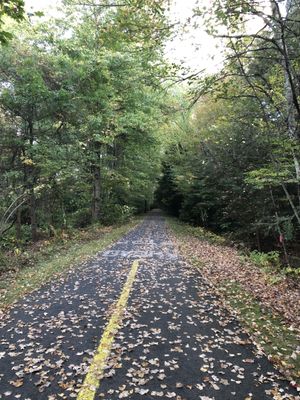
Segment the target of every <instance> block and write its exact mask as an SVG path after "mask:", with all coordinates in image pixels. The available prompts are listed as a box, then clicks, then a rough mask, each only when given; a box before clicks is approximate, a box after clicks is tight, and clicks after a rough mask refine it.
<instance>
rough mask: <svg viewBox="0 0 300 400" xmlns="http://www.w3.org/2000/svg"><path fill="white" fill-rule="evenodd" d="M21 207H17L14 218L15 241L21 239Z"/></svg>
mask: <svg viewBox="0 0 300 400" xmlns="http://www.w3.org/2000/svg"><path fill="white" fill-rule="evenodd" d="M21 225H22V221H21V208H20V207H19V208H18V209H17V219H16V239H17V241H20V240H21V236H22V232H21Z"/></svg>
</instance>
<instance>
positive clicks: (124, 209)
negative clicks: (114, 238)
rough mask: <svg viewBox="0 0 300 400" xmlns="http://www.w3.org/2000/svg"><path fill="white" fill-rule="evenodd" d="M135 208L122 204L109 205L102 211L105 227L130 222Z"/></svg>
mask: <svg viewBox="0 0 300 400" xmlns="http://www.w3.org/2000/svg"><path fill="white" fill-rule="evenodd" d="M134 213H135V208H134V207H130V206H127V205H123V206H122V205H120V204H107V205H106V207H103V210H102V211H101V214H102V218H101V220H102V221H103V223H104V224H105V225H110V224H122V223H125V222H127V221H129V220H130V218H131V217H132V216H133V215H134Z"/></svg>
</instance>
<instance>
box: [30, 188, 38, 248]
mask: <svg viewBox="0 0 300 400" xmlns="http://www.w3.org/2000/svg"><path fill="white" fill-rule="evenodd" d="M29 215H30V225H31V239H32V241H33V242H35V241H36V240H37V219H36V198H35V193H34V188H33V187H31V188H30V191H29Z"/></svg>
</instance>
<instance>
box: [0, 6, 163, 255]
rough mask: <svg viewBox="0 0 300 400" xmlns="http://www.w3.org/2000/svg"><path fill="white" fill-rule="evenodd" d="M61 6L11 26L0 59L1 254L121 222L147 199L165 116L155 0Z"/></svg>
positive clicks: (150, 196)
mask: <svg viewBox="0 0 300 400" xmlns="http://www.w3.org/2000/svg"><path fill="white" fill-rule="evenodd" d="M8 3H9V2H8ZM12 3H13V2H11V4H12ZM20 4H21V2H20ZM64 7H65V8H64V11H65V14H64V15H62V16H60V17H59V18H58V19H56V20H52V19H50V18H49V19H45V20H44V21H43V23H41V22H40V21H39V19H38V18H32V20H31V24H28V22H27V21H24V22H23V23H21V24H20V25H17V24H15V26H13V27H12V30H13V33H14V39H13V40H12V41H11V42H10V45H9V46H6V47H4V48H3V49H2V52H1V54H0V85H1V87H2V90H1V93H0V121H1V136H0V150H1V164H0V167H1V168H0V188H1V191H0V192H1V195H0V220H1V222H0V234H1V235H0V240H1V242H0V247H2V248H4V247H6V243H7V242H8V241H9V242H11V243H13V241H14V239H16V240H17V241H18V242H19V243H22V244H23V243H25V242H27V243H28V242H29V241H30V240H33V241H35V240H37V239H42V238H45V237H49V236H53V235H56V234H57V232H60V231H62V230H65V229H68V228H70V227H85V226H88V225H89V224H91V223H92V222H93V223H96V224H97V223H99V222H100V223H105V224H108V225H109V224H112V223H117V222H124V221H127V219H128V218H129V217H130V216H131V215H132V214H133V213H134V212H136V211H142V212H144V211H145V209H147V208H149V205H150V204H151V203H152V201H153V193H154V190H155V186H156V176H157V174H158V173H159V168H160V161H161V154H162V151H161V148H162V145H163V138H162V135H161V126H163V124H164V123H165V120H166V118H167V117H166V114H165V113H164V112H163V110H164V109H165V107H166V94H164V93H162V90H161V89H162V84H161V82H162V80H163V78H164V77H165V76H166V74H167V73H168V68H169V67H168V65H167V63H165V61H164V60H163V58H162V54H163V44H164V41H165V40H166V39H167V38H168V36H169V33H170V31H169V27H168V23H167V19H166V17H165V14H164V11H165V4H164V2H161V1H159V2H158V1H154V2H153V1H143V2H135V1H133V2H131V1H130V2H128V4H126V5H124V6H122V7H116V8H114V7H113V8H112V9H111V10H110V11H109V12H107V10H106V9H105V8H102V7H97V6H94V5H93V4H91V5H90V7H86V6H84V5H78V2H73V1H66V2H65V3H64ZM79 22H80V23H79ZM128 26H130V31H131V33H130V34H128V32H127V28H126V29H125V27H128ZM125 31H126V32H127V33H126V34H125ZM66 32H67V34H66ZM158 32H159V35H158ZM11 211H12V212H11ZM6 250H8V249H7V247H6Z"/></svg>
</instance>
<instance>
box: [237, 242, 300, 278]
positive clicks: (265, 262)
mask: <svg viewBox="0 0 300 400" xmlns="http://www.w3.org/2000/svg"><path fill="white" fill-rule="evenodd" d="M241 260H242V261H250V262H252V263H253V264H255V265H256V266H257V267H259V268H260V269H262V270H263V271H264V272H265V273H267V274H270V275H273V280H274V282H273V283H276V282H277V280H278V281H279V280H280V278H284V277H285V276H288V277H290V278H295V279H298V278H300V268H294V267H292V266H283V265H282V263H281V259H280V254H279V252H278V251H270V252H268V253H262V252H259V251H257V250H254V251H251V252H250V253H249V254H247V255H241ZM275 275H276V276H277V277H275Z"/></svg>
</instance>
